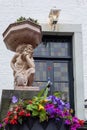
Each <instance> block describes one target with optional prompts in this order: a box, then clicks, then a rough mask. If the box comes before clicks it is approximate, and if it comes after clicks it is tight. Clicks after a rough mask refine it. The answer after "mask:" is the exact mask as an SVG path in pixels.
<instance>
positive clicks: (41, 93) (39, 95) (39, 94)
mask: <svg viewBox="0 0 87 130" xmlns="http://www.w3.org/2000/svg"><path fill="white" fill-rule="evenodd" d="M44 91H45V88H44V89H42V90H41V91H40V92H39V93H38V95H37V97H41V96H42V95H43V93H44Z"/></svg>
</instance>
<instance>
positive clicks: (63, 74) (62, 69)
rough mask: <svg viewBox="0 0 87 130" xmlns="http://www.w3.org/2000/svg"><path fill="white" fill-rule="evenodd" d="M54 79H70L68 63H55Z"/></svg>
mask: <svg viewBox="0 0 87 130" xmlns="http://www.w3.org/2000/svg"><path fill="white" fill-rule="evenodd" d="M54 81H68V63H64V62H61V63H54Z"/></svg>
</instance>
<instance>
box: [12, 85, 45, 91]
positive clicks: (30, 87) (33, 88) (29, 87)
mask: <svg viewBox="0 0 87 130" xmlns="http://www.w3.org/2000/svg"><path fill="white" fill-rule="evenodd" d="M42 88H43V87H35V86H15V87H14V90H28V91H40V90H41V89H42Z"/></svg>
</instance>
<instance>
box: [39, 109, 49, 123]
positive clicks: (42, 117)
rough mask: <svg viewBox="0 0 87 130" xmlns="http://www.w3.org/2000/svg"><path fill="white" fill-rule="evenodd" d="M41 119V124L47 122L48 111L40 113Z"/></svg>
mask: <svg viewBox="0 0 87 130" xmlns="http://www.w3.org/2000/svg"><path fill="white" fill-rule="evenodd" d="M39 117H40V122H42V121H44V120H46V119H47V116H46V111H45V110H42V111H40V112H39Z"/></svg>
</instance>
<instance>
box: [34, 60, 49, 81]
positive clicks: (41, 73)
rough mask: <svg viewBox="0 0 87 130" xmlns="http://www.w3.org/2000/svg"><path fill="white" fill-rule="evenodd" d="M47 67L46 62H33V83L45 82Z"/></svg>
mask: <svg viewBox="0 0 87 130" xmlns="http://www.w3.org/2000/svg"><path fill="white" fill-rule="evenodd" d="M46 69H47V65H46V62H35V70H36V72H35V81H46V80H47V74H46Z"/></svg>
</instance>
